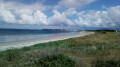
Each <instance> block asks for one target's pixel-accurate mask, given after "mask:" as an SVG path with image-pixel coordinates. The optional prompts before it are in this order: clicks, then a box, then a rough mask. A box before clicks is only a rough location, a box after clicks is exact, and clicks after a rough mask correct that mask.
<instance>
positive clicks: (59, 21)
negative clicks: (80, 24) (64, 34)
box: [48, 10, 73, 26]
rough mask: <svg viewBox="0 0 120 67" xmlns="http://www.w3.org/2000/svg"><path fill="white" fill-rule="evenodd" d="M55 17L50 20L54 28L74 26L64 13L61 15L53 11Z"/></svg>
mask: <svg viewBox="0 0 120 67" xmlns="http://www.w3.org/2000/svg"><path fill="white" fill-rule="evenodd" d="M53 12H54V15H53V16H52V17H50V18H49V19H48V22H50V25H53V26H68V25H73V23H72V21H71V20H69V19H68V18H67V17H66V15H65V14H64V13H62V14H61V13H60V12H58V11H57V10H53Z"/></svg>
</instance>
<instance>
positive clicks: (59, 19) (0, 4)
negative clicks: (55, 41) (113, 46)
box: [0, 0, 120, 28]
mask: <svg viewBox="0 0 120 67" xmlns="http://www.w3.org/2000/svg"><path fill="white" fill-rule="evenodd" d="M94 1H95V0H61V1H60V2H59V6H62V5H63V6H65V7H67V8H68V7H70V8H68V9H67V10H65V11H62V12H59V11H58V10H53V13H54V15H53V16H51V17H49V18H48V16H47V15H45V14H44V11H45V10H47V7H46V6H44V5H42V4H37V3H35V4H30V5H26V4H22V3H18V2H4V1H0V21H4V22H6V23H16V24H31V25H32V24H37V25H47V26H64V27H65V26H80V27H81V26H87V27H109V28H110V27H118V26H120V6H116V7H110V8H105V9H106V10H105V11H96V10H88V11H87V10H86V11H80V12H78V11H76V8H78V7H82V6H85V5H87V4H89V3H91V2H94ZM67 2H68V3H67ZM16 5H17V6H16ZM73 15H77V16H78V17H77V18H76V19H75V20H73V19H72V20H71V19H69V18H71V17H72V16H73Z"/></svg>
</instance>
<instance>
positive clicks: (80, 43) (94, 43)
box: [0, 32, 120, 67]
mask: <svg viewBox="0 0 120 67" xmlns="http://www.w3.org/2000/svg"><path fill="white" fill-rule="evenodd" d="M119 52H120V32H118V33H116V32H106V33H101V32H97V33H95V34H92V35H88V36H84V37H78V38H71V39H67V40H61V41H55V42H49V43H41V44H36V45H34V46H31V47H24V48H22V49H11V50H7V51H3V52H0V66H1V67H30V66H31V67H36V64H35V63H34V61H39V58H42V57H46V56H48V55H56V54H64V55H65V56H68V57H69V59H70V58H72V59H71V60H73V59H74V60H75V61H76V66H77V67H91V66H95V64H97V62H98V60H115V61H117V60H118V61H119V60H120V53H119ZM63 61H65V60H63ZM60 62H61V61H60ZM45 63H49V62H46V61H45ZM58 63H59V62H58Z"/></svg>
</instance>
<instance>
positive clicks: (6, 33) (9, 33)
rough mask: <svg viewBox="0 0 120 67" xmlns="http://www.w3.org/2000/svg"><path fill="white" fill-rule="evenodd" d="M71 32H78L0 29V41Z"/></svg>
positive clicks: (29, 38) (42, 37)
mask: <svg viewBox="0 0 120 67" xmlns="http://www.w3.org/2000/svg"><path fill="white" fill-rule="evenodd" d="M72 34H73V35H74V34H78V32H73V31H66V30H59V29H42V30H35V29H0V43H6V42H16V41H24V40H34V39H44V38H49V37H56V36H62V35H72Z"/></svg>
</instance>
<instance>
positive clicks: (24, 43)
mask: <svg viewBox="0 0 120 67" xmlns="http://www.w3.org/2000/svg"><path fill="white" fill-rule="evenodd" d="M90 34H94V32H87V31H82V32H79V33H78V34H76V35H60V36H56V37H50V38H44V39H34V40H24V41H17V42H7V43H0V51H5V50H8V49H11V48H18V49H19V48H23V47H29V46H32V45H35V44H38V43H47V42H53V41H58V40H65V39H69V38H75V37H82V36H86V35H90Z"/></svg>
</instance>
